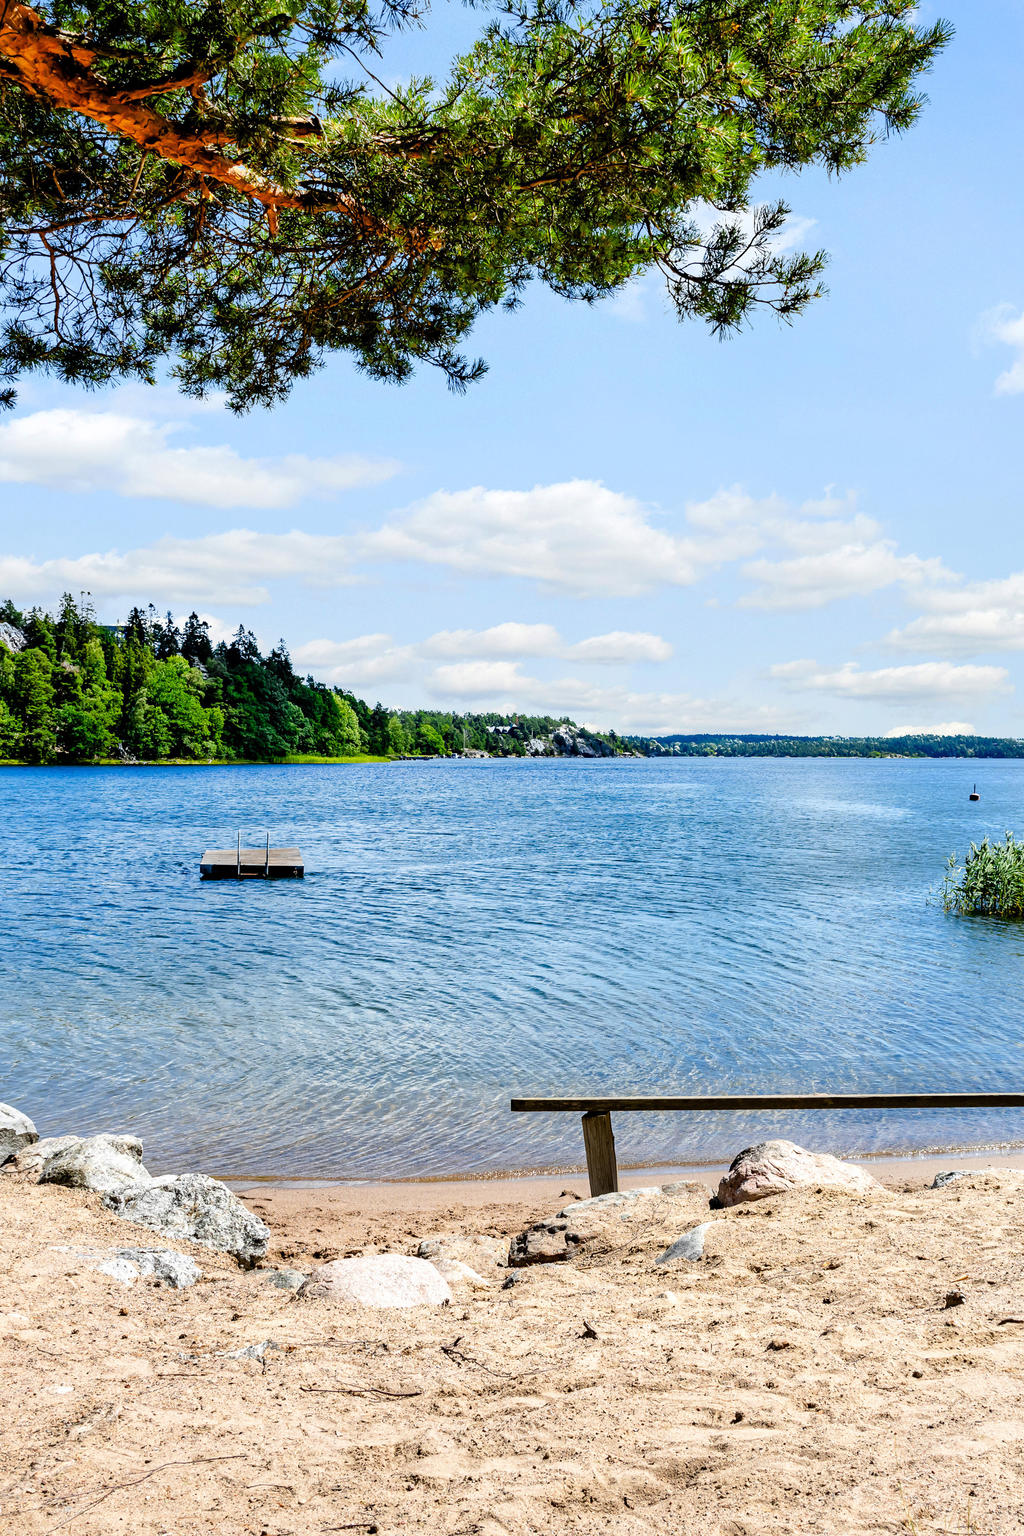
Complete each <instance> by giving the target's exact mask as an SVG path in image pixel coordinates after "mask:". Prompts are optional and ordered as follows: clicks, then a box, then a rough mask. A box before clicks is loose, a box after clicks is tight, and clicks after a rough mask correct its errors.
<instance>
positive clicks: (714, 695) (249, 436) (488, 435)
mask: <svg viewBox="0 0 1024 1536" xmlns="http://www.w3.org/2000/svg"><path fill="white" fill-rule="evenodd" d="M920 14H921V17H922V19H923V20H929V19H931V17H932V16H933V15H935V14H942V15H945V16H947V17H948V18H949V19H951V20H952V21H953V23H954V25H955V26H956V29H957V35H956V37H955V38H954V40H953V42H952V44H951V45H950V46H949V48H948V49H947V51H946V53H945V55H944V56H943V57H942V59H941V60H940V62H939V64H938V66H937V68H936V69H935V70H934V72H933V73H932V75H931V76H930V78H929V79H928V81H927V83H926V89H927V91H928V94H929V96H930V98H931V100H930V105H929V106H928V107H927V108H926V110H925V113H924V114H923V116H922V119H921V120H920V122H919V123H918V125H917V126H916V127H915V128H914V129H913V130H912V131H911V132H910V133H909V134H908V135H907V136H906V137H904V138H903V139H897V140H894V141H892V142H890V143H887V144H882V145H880V146H878V148H877V149H876V150H875V152H874V155H873V157H872V159H871V160H870V162H869V163H868V164H867V165H866V166H864V167H862V168H861V169H860V170H858V171H856V172H854V173H852V174H851V175H849V176H847V177H845V178H844V179H843V180H842V181H840V182H830V181H828V180H827V179H826V178H825V177H823V176H819V175H817V174H811V175H803V176H800V177H797V178H791V179H789V180H788V181H787V182H786V183H785V185H784V186H782V187H781V188H780V186H779V185H778V184H774V185H766V186H765V188H764V195H765V197H769V196H772V195H775V194H777V193H778V192H779V191H780V190H781V191H782V193H783V195H785V196H786V197H787V199H788V201H789V202H790V204H791V205H792V207H793V210H794V221H793V226H792V230H791V238H792V239H793V240H794V242H795V243H797V244H803V245H809V246H811V247H814V248H816V247H817V246H819V245H820V246H824V247H825V248H826V249H827V250H828V251H829V252H830V254H831V257H832V260H831V264H830V267H829V270H828V274H827V282H828V285H829V289H830V292H829V295H828V296H827V297H826V298H825V299H823V300H821V301H819V303H818V304H817V305H816V306H814V307H813V308H812V309H811V310H810V311H809V312H808V313H807V314H805V315H804V316H803V317H802V318H800V319H799V320H797V322H796V323H795V324H794V325H793V326H792V327H786V326H779V325H778V324H777V323H776V322H775V321H774V319H772V318H771V317H769V318H768V319H766V320H762V321H761V322H760V323H758V324H757V325H756V327H755V328H754V329H753V330H750V331H748V332H746V333H744V334H743V335H742V336H739V337H737V338H735V339H733V340H730V341H728V342H725V343H721V342H717V341H715V340H713V339H712V338H711V337H710V335H708V334H707V333H706V332H705V331H704V330H703V329H702V328H701V326H700V325H699V324H696V323H690V324H688V325H685V326H682V325H680V324H679V323H678V322H677V321H676V320H675V319H674V318H673V317H672V316H671V315H670V313H669V311H668V308H667V305H666V303H665V301H664V299H663V298H662V296H661V292H660V289H659V286H658V284H657V282H655V281H653V280H651V281H645V282H643V283H641V284H639V285H638V286H637V287H636V288H635V289H634V290H631V291H630V292H628V293H626V294H624V295H621V296H619V297H617V298H616V299H614V300H612V301H610V302H609V303H606V304H604V305H602V306H599V307H595V308H587V307H585V306H582V305H569V304H566V303H564V302H562V301H560V300H558V299H555V298H554V297H553V296H552V295H551V294H549V293H547V292H546V291H544V290H542V289H539V288H538V289H536V290H535V291H533V292H531V293H530V295H529V296H528V299H527V302H526V304H525V306H524V308H523V309H522V310H521V311H520V312H519V313H518V314H516V315H512V316H508V315H504V314H501V315H494V316H490V317H488V318H487V319H486V320H485V321H484V322H483V323H482V324H481V325H479V327H478V328H477V330H476V332H475V334H474V336H473V337H472V338H471V347H472V350H473V351H474V352H479V353H480V354H482V355H483V356H484V357H486V358H487V360H488V362H489V364H490V372H489V373H488V374H487V376H486V377H485V378H484V379H483V381H482V382H480V383H479V384H477V385H475V386H473V387H471V389H470V391H469V393H468V394H467V395H466V396H465V397H462V398H459V397H456V396H453V395H451V394H450V393H449V391H448V390H447V388H446V386H445V382H444V379H443V378H442V377H441V376H440V375H439V374H437V373H435V372H433V371H430V370H424V371H423V372H421V373H420V374H419V376H418V377H417V378H416V379H415V380H414V381H413V382H412V383H411V384H409V385H406V386H404V387H402V388H395V387H394V386H387V385H381V384H377V383H374V382H371V381H369V380H367V379H365V378H363V377H362V376H361V375H359V374H358V373H357V372H356V370H355V369H354V368H353V367H352V366H351V364H350V363H349V362H348V361H347V360H345V359H344V358H336V359H335V360H333V361H332V362H331V363H329V365H328V366H327V368H326V369H325V370H324V371H322V372H321V373H320V374H318V375H316V376H315V377H314V378H313V379H311V380H308V381H306V382H304V383H302V384H300V385H299V386H298V387H297V388H296V389H295V391H294V393H293V395H292V397H291V399H290V400H289V401H288V402H287V403H286V404H285V405H284V406H282V407H280V408H278V409H277V410H276V411H274V412H272V413H268V412H256V413H253V414H252V415H250V416H248V417H245V418H242V419H238V418H236V417H233V416H232V415H230V414H229V413H228V412H226V411H224V410H223V409H221V408H220V407H219V405H218V403H217V402H215V401H214V402H211V403H210V404H208V405H207V406H205V407H204V408H201V409H197V408H196V407H195V406H194V405H192V404H190V403H188V402H185V401H182V400H180V399H178V398H177V397H176V396H175V394H174V393H173V391H171V390H170V389H166V388H163V387H161V388H159V389H156V390H145V389H142V388H140V387H136V386H132V387H127V388H122V389H117V390H110V391H107V392H104V393H98V394H85V393H83V392H80V391H73V390H70V389H67V388H64V387H57V386H54V385H50V384H46V383H45V382H42V381H33V382H31V383H30V384H29V385H28V386H27V387H25V388H24V389H23V390H22V394H21V399H20V402H19V406H18V409H17V411H16V412H15V413H14V414H13V415H7V416H4V417H2V418H0V508H2V511H0V596H3V595H7V594H10V595H11V596H12V597H14V599H15V600H16V601H18V602H19V603H22V604H29V603H31V602H36V601H39V602H44V603H46V602H50V601H52V600H53V599H54V598H55V597H56V596H57V595H59V593H60V591H62V590H64V589H70V590H72V591H75V592H77V591H78V590H80V589H88V590H90V591H91V592H92V594H93V599H94V602H95V604H96V607H97V610H98V612H99V614H100V616H101V617H103V618H109V619H115V618H118V617H121V616H123V614H124V613H125V612H126V610H127V608H128V607H129V606H130V605H131V603H132V602H135V601H139V602H142V603H145V602H148V601H152V602H154V603H155V604H156V605H157V606H158V607H159V608H161V609H164V608H168V607H169V608H171V609H172V610H173V611H174V612H175V613H177V614H183V613H186V612H188V611H189V609H191V608H193V607H195V608H197V609H199V611H200V612H202V613H203V614H205V615H206V616H208V617H209V618H210V619H211V621H212V622H213V624H214V627H215V629H216V630H218V632H221V631H226V630H227V629H228V628H233V627H234V626H235V625H236V624H237V623H238V622H239V621H242V622H244V623H245V624H246V625H248V626H250V627H252V628H253V629H254V630H255V632H256V634H257V635H258V636H259V637H260V639H261V640H262V641H264V642H266V644H268V645H269V644H272V643H273V642H274V641H276V640H277V638H278V637H279V636H281V635H283V636H285V637H286V639H287V640H288V643H289V645H290V647H291V650H292V653H293V656H294V658H295V660H296V663H297V664H298V665H299V666H300V667H301V668H302V669H303V670H309V671H312V672H313V673H314V675H316V676H319V677H322V678H324V679H325V680H327V681H336V682H339V683H343V684H344V685H345V686H347V687H351V688H353V689H354V690H355V691H357V692H359V693H361V694H363V695H364V696H366V697H368V698H370V699H371V700H374V699H376V698H378V697H379V698H381V699H383V700H384V701H385V702H386V703H390V704H394V705H401V706H412V705H425V706H430V707H445V708H449V707H452V708H457V709H466V710H469V709H483V708H502V709H504V708H520V709H523V710H525V711H528V712H530V713H535V712H536V713H539V712H550V713H554V714H563V713H567V714H571V715H573V716H574V717H575V718H577V719H580V720H585V721H588V722H590V723H591V724H594V725H596V726H598V727H607V726H614V727H616V728H618V729H620V730H642V731H658V732H666V731H671V730H682V731H688V730H696V731H699V730H781V731H789V730H794V731H800V732H802V733H817V732H840V733H860V732H868V731H870V732H879V733H882V732H889V731H898V730H901V729H913V730H917V729H956V728H968V729H975V730H978V731H980V732H985V733H988V732H992V733H999V734H1009V735H1024V672H1022V668H1021V656H1022V653H1024V548H1022V538H1021V533H1020V510H1021V501H1022V485H1021V476H1022V453H1021V441H1022V427H1024V260H1022V256H1021V251H1022V249H1024V211H1022V204H1021V199H1020V185H1021V169H1022V165H1021V161H1022V148H1021V146H1022V143H1024V123H1022V120H1021V116H1022V115H1021V107H1020V100H1021V98H1020V89H1019V60H1020V58H1021V56H1022V53H1024V3H1022V0H988V3H986V4H984V5H981V6H978V5H974V6H968V5H966V4H963V3H962V0H961V3H957V4H950V5H946V6H943V7H940V8H938V9H936V8H933V7H931V6H923V7H922V8H921V13H920ZM478 20H479V14H478V13H476V14H474V13H473V12H466V11H463V10H461V9H452V10H450V11H445V12H443V13H442V16H441V20H440V23H438V24H437V25H435V34H440V38H439V37H438V36H435V37H434V38H432V39H431V40H430V42H429V44H428V46H429V47H431V48H432V49H436V46H437V45H438V41H439V40H440V41H441V42H443V41H444V36H443V34H445V33H448V34H449V41H451V40H452V39H454V45H455V46H458V45H460V44H461V43H463V42H464V41H465V40H466V38H467V36H468V35H469V32H470V30H471V29H472V27H473V26H474V25H475V24H476V22H477V21H478ZM417 46H420V47H422V46H423V44H422V43H419V44H418V43H417V40H416V39H415V38H406V39H403V41H402V44H401V50H400V52H399V53H398V54H396V57H395V58H394V59H392V60H390V61H389V63H390V65H391V67H392V68H393V69H394V70H395V72H396V73H397V72H398V71H399V70H400V69H401V68H402V67H404V66H405V65H406V64H408V66H409V67H411V68H415V67H416V64H417V54H416V49H417Z"/></svg>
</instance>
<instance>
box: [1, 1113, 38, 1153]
mask: <svg viewBox="0 0 1024 1536" xmlns="http://www.w3.org/2000/svg"><path fill="white" fill-rule="evenodd" d="M38 1140H39V1132H38V1131H37V1130H36V1128H35V1126H34V1125H33V1124H32V1121H31V1120H30V1119H29V1117H28V1115H23V1114H22V1112H21V1110H20V1109H15V1108H14V1106H13V1105H12V1104H0V1163H6V1162H7V1160H8V1159H9V1158H12V1157H15V1156H16V1155H17V1154H18V1153H19V1152H20V1151H21V1149H22V1147H29V1146H31V1145H32V1143H33V1142H34V1141H38Z"/></svg>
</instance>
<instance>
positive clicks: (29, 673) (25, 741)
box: [8, 646, 57, 763]
mask: <svg viewBox="0 0 1024 1536" xmlns="http://www.w3.org/2000/svg"><path fill="white" fill-rule="evenodd" d="M54 694H55V689H54V686H53V663H52V662H51V660H50V658H49V656H48V655H47V654H46V652H45V651H42V650H39V649H38V648H37V647H35V646H33V647H30V648H28V649H26V650H24V651H21V652H20V653H19V654H18V655H17V656H16V657H15V659H14V677H13V680H12V686H11V695H10V698H9V700H8V703H9V704H10V707H11V709H12V711H13V712H14V714H15V716H16V717H17V720H18V723H19V727H20V728H19V732H18V756H19V757H20V758H23V759H24V761H25V762H26V763H47V762H49V761H50V759H51V758H52V757H53V755H54V753H55V751H56V748H57V733H56V721H55V717H54Z"/></svg>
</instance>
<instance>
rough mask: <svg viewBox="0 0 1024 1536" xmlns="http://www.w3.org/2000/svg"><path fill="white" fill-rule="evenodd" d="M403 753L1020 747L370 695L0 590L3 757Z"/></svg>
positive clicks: (190, 633)
mask: <svg viewBox="0 0 1024 1536" xmlns="http://www.w3.org/2000/svg"><path fill="white" fill-rule="evenodd" d="M407 757H424V758H427V757H501V758H509V757H577V758H609V757H1024V741H1022V740H1016V739H1008V738H1003V737H994V736H927V735H910V736H896V737H887V736H867V737H845V736H771V735H744V734H737V735H724V734H723V735H690V736H687V735H669V736H622V735H620V734H618V733H617V732H616V731H611V730H609V731H596V730H593V729H591V728H590V727H589V726H582V725H578V724H577V723H576V722H575V721H573V720H570V719H569V718H568V717H563V718H561V719H557V718H555V717H553V716H550V715H524V714H511V715H503V714H497V713H483V714H457V713H453V712H451V711H445V710H432V709H414V710H406V709H389V708H388V707H386V706H385V705H384V704H381V703H377V704H374V705H373V706H371V705H369V704H368V703H367V702H366V701H365V700H364V699H360V698H358V697H357V696H356V695H355V694H354V693H351V692H349V691H348V690H347V689H344V688H337V687H334V688H331V687H328V686H327V684H325V683H320V682H317V681H316V680H315V679H314V678H312V677H304V678H303V677H299V676H298V674H297V673H296V672H295V670H294V668H293V667H292V663H291V659H290V657H289V654H288V649H287V647H286V645H285V643H284V641H283V640H282V641H280V642H279V644H278V645H276V646H275V647H274V649H273V650H272V651H271V652H270V653H269V655H267V656H264V655H262V654H261V652H260V648H259V645H258V644H257V641H256V638H255V636H254V635H253V634H252V633H251V632H250V631H249V630H247V629H245V627H244V626H243V625H239V627H238V629H237V631H236V633H235V635H234V636H233V638H232V639H231V640H230V641H220V642H218V643H217V644H216V645H215V644H214V643H213V642H212V640H211V639H210V633H209V625H208V624H207V623H206V622H205V621H204V620H203V619H201V618H200V617H199V615H198V614H196V613H191V614H190V615H189V616H188V618H187V619H186V620H185V622H184V624H183V625H182V626H181V628H180V629H179V627H178V626H177V624H176V623H175V621H174V619H173V617H172V616H171V614H169V613H168V614H165V615H164V616H163V617H161V616H160V615H159V614H158V613H157V611H156V609H155V608H154V607H153V605H152V604H150V605H149V607H148V608H146V609H145V610H143V609H141V608H138V607H135V608H132V610H131V612H130V613H129V615H128V618H127V620H126V621H125V623H124V624H100V623H98V622H97V620H96V617H95V614H94V612H93V609H92V606H91V604H90V603H89V601H88V599H87V598H82V599H80V600H77V601H76V600H75V599H74V598H73V597H72V596H71V595H70V594H69V593H65V595H64V597H63V598H62V599H61V601H60V603H59V604H58V606H57V608H56V610H55V611H54V612H47V611H45V610H43V609H42V608H31V609H29V610H28V611H27V612H22V611H21V610H20V609H18V608H17V607H16V606H15V605H14V603H13V602H11V601H10V600H9V599H8V600H7V601H6V602H4V603H2V604H0V762H2V763H7V764H46V763H55V764H60V763H68V764H70V763H124V764H132V763H169V762H186V763H187V762H227V763H232V762H250V763H252V762H257V763H269V762H286V763H287V762H370V761H387V760H390V759H396V758H407Z"/></svg>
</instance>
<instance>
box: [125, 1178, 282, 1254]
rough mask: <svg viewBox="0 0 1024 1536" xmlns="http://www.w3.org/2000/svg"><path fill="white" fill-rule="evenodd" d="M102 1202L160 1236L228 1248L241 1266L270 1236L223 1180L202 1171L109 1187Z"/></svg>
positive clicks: (264, 1246)
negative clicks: (134, 1185)
mask: <svg viewBox="0 0 1024 1536" xmlns="http://www.w3.org/2000/svg"><path fill="white" fill-rule="evenodd" d="M104 1204H105V1205H106V1206H108V1207H109V1209H110V1210H112V1211H113V1212H114V1214H115V1215H117V1216H123V1217H124V1219H125V1221H134V1222H137V1223H138V1225H139V1226H141V1227H150V1228H152V1230H153V1231H154V1232H161V1233H163V1235H164V1236H165V1237H173V1238H184V1239H186V1240H187V1241H189V1242H193V1243H201V1244H202V1246H203V1247H204V1248H216V1249H218V1250H219V1251H220V1252H222V1253H230V1254H233V1255H234V1257H235V1258H236V1259H237V1260H238V1262H239V1263H240V1264H241V1265H243V1267H245V1268H246V1269H248V1268H251V1266H252V1265H253V1264H255V1262H256V1260H257V1259H262V1258H263V1256H264V1254H265V1253H266V1251H267V1244H268V1243H269V1241H270V1229H269V1227H267V1226H266V1225H265V1223H264V1222H262V1221H261V1220H260V1219H259V1217H258V1216H254V1215H253V1213H252V1211H250V1210H247V1209H246V1207H245V1206H244V1205H243V1204H242V1202H241V1200H239V1199H238V1197H237V1196H236V1195H233V1194H232V1193H231V1191H230V1189H228V1187H227V1185H226V1184H222V1183H221V1182H220V1180H219V1179H211V1178H208V1177H207V1175H206V1174H204V1173H186V1174H183V1175H182V1176H181V1177H180V1178H177V1179H157V1180H155V1181H153V1182H151V1183H150V1184H149V1185H148V1186H147V1187H145V1188H142V1189H132V1188H121V1189H114V1190H112V1191H111V1192H110V1194H108V1195H107V1197H106V1199H105V1200H104Z"/></svg>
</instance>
